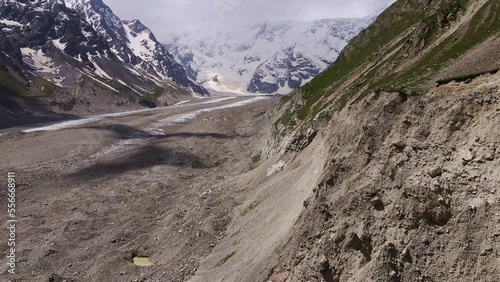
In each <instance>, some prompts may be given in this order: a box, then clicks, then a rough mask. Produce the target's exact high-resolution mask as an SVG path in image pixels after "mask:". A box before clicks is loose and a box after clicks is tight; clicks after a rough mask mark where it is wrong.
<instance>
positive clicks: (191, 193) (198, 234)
mask: <svg viewBox="0 0 500 282" xmlns="http://www.w3.org/2000/svg"><path fill="white" fill-rule="evenodd" d="M249 99H252V98H237V99H226V100H220V101H217V102H214V103H210V101H204V102H201V103H200V102H198V103H195V104H192V103H191V104H190V103H188V104H184V105H182V106H178V107H174V108H169V109H159V110H153V111H143V112H136V113H131V114H128V115H124V116H115V117H106V118H103V119H97V120H94V121H89V122H88V123H81V124H76V125H75V124H72V125H71V124H70V125H67V124H66V125H64V126H62V127H61V124H59V125H51V127H48V128H45V129H44V131H32V130H29V129H26V128H22V129H16V130H11V131H10V132H4V134H7V135H3V136H0V159H1V162H0V171H2V173H3V174H5V175H6V173H7V171H15V172H16V174H17V180H18V187H19V188H18V194H17V199H18V207H19V209H18V219H19V224H18V226H19V227H18V234H17V235H18V246H19V248H18V253H17V254H18V265H17V267H18V273H19V274H18V276H16V277H15V279H16V280H15V281H63V280H65V281H184V280H185V279H187V278H189V277H191V276H192V275H194V274H195V273H196V271H197V269H198V268H199V264H200V260H201V259H203V258H205V257H207V256H208V255H209V254H210V253H211V252H212V251H213V250H214V247H217V246H218V245H219V244H221V243H223V242H225V241H224V240H225V237H226V228H227V226H228V224H229V223H230V222H231V221H232V219H233V216H234V214H238V213H241V211H240V210H239V209H241V206H242V204H244V203H245V201H246V200H247V197H248V195H250V194H248V193H250V192H251V193H252V195H253V194H254V193H255V191H253V190H249V192H248V193H247V192H244V191H245V189H246V188H244V187H243V186H242V182H241V181H243V180H244V179H245V177H247V175H251V174H252V173H254V174H255V173H260V170H262V169H264V168H258V169H254V170H252V167H253V166H254V165H253V164H252V161H251V158H252V156H253V155H254V154H256V153H258V152H259V150H261V149H262V147H263V146H264V142H265V140H266V138H267V137H268V136H266V134H268V132H267V130H262V128H268V123H269V121H268V120H267V118H266V116H265V112H266V110H267V109H268V108H269V107H270V106H271V105H273V104H274V103H275V102H276V100H275V99H263V100H252V101H249ZM250 102H251V103H250ZM245 103H250V104H246V105H245ZM55 129H57V130H55ZM20 130H24V131H28V133H26V132H24V133H23V132H21V131H20ZM259 169H260V170H259ZM251 170H252V171H253V172H252V173H248V172H249V171H251ZM242 175H243V176H242ZM265 177H266V176H265V175H264V178H265ZM242 179H243V180H242ZM249 181H250V182H251V180H249ZM276 181H278V180H276ZM245 187H246V186H245ZM1 189H2V190H1V192H2V194H3V196H2V198H1V200H0V206H6V197H4V195H5V193H6V190H5V187H4V186H2V188H1ZM242 191H243V192H242ZM263 206H265V205H263ZM252 217H253V216H252ZM252 217H249V218H252ZM271 223H272V222H269V223H268V224H271ZM231 232H233V231H231ZM0 236H1V237H2V238H4V237H5V238H7V237H6V236H7V232H6V230H2V231H1V232H0ZM224 244H225V243H224ZM6 250H7V246H6V244H4V242H3V241H2V243H0V252H2V253H5V251H6ZM217 253H220V251H217ZM134 256H147V257H149V258H150V259H151V260H152V261H153V263H154V266H151V267H138V266H135V265H134V264H133V263H132V258H133V257H134ZM215 256H217V254H216V255H215ZM215 259H218V258H215ZM4 260H5V259H4V258H2V261H1V263H2V266H1V268H0V271H1V272H2V273H4V271H5V261H4ZM227 265H228V266H229V265H231V264H230V263H228V264H227ZM13 281H14V280H13Z"/></svg>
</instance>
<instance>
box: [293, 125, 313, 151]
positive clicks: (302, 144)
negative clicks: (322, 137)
mask: <svg viewBox="0 0 500 282" xmlns="http://www.w3.org/2000/svg"><path fill="white" fill-rule="evenodd" d="M317 133H318V130H316V129H314V128H308V129H307V130H306V131H305V132H303V133H301V134H299V135H298V136H296V137H295V138H294V139H293V140H292V142H291V143H290V145H289V146H288V147H287V149H286V151H287V152H291V151H294V152H299V151H302V150H304V149H305V148H306V147H307V146H309V144H311V142H312V141H313V140H314V138H315V137H316V134H317Z"/></svg>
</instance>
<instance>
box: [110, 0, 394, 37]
mask: <svg viewBox="0 0 500 282" xmlns="http://www.w3.org/2000/svg"><path fill="white" fill-rule="evenodd" d="M394 1H395V0H349V1H346V0H148V1H144V0H104V2H105V3H106V4H108V5H109V6H110V7H111V9H113V11H114V12H115V13H116V14H117V15H118V16H119V17H121V18H122V19H135V18H137V19H140V20H141V21H142V22H143V23H144V24H145V25H147V26H148V27H149V28H151V29H152V30H153V32H154V33H155V34H156V35H157V37H158V38H159V39H160V40H161V39H162V38H164V37H165V36H166V35H167V34H170V33H177V32H179V31H182V30H186V29H191V28H198V27H203V26H206V25H216V26H217V25H223V26H233V25H241V24H248V23H255V22H260V21H265V20H269V21H272V20H304V21H309V20H315V19H322V18H339V17H343V18H348V17H362V16H366V15H369V14H371V13H373V12H375V11H377V10H380V9H382V8H385V7H387V6H388V5H389V4H391V3H393V2H394Z"/></svg>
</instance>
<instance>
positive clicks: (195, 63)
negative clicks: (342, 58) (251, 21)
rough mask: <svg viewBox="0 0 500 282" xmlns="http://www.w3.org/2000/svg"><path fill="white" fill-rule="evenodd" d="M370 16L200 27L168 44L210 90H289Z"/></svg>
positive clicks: (315, 71)
mask: <svg viewBox="0 0 500 282" xmlns="http://www.w3.org/2000/svg"><path fill="white" fill-rule="evenodd" d="M373 20H374V16H370V17H367V18H362V19H324V20H318V21H313V22H293V21H287V22H264V23H260V24H256V25H253V26H249V27H244V28H233V29H225V30H224V29H223V30H219V29H218V30H210V29H200V30H197V31H193V32H185V33H182V34H175V35H172V38H171V39H170V40H168V41H167V42H166V48H167V49H168V50H169V51H170V52H171V53H172V54H173V55H174V56H175V58H176V59H177V60H178V61H179V62H181V63H182V64H183V65H184V66H185V68H186V69H187V71H188V74H189V75H190V77H191V78H192V79H193V80H196V81H198V82H199V83H202V84H203V85H204V86H205V87H206V88H208V89H212V90H214V91H220V92H236V93H281V94H288V93H289V92H290V91H291V90H293V89H297V88H298V87H300V86H301V85H303V84H304V83H306V82H308V81H309V80H311V79H312V78H313V77H314V76H315V75H317V74H318V73H319V72H321V71H322V70H324V69H325V68H326V67H328V66H329V65H330V64H331V63H332V62H333V61H334V60H335V59H336V58H337V56H338V54H339V53H340V51H341V50H342V48H343V47H344V46H345V45H346V44H347V43H348V42H349V40H350V39H351V38H353V37H354V36H355V35H356V34H358V33H359V32H360V31H361V30H362V29H363V28H365V27H366V26H367V25H368V24H370V23H371V22H373Z"/></svg>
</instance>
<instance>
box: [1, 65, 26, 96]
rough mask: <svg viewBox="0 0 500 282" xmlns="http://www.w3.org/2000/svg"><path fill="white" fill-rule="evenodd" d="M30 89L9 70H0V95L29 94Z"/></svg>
mask: <svg viewBox="0 0 500 282" xmlns="http://www.w3.org/2000/svg"><path fill="white" fill-rule="evenodd" d="M28 95H29V90H28V89H26V88H25V87H24V86H23V85H22V84H21V83H20V82H19V81H17V80H16V79H15V78H14V77H12V76H11V75H10V74H9V73H8V72H7V71H4V70H0V96H28Z"/></svg>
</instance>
